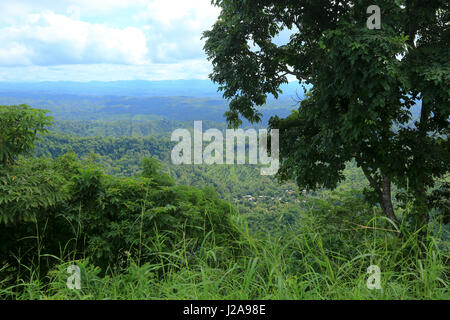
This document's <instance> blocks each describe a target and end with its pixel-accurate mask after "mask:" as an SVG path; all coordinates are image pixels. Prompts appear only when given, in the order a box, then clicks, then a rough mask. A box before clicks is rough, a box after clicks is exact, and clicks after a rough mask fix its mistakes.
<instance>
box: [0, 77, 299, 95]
mask: <svg viewBox="0 0 450 320" xmlns="http://www.w3.org/2000/svg"><path fill="white" fill-rule="evenodd" d="M217 89H218V86H217V85H216V84H214V83H213V82H211V81H210V80H164V81H145V80H130V81H111V82H100V81H91V82H66V81H55V82H0V94H2V95H4V94H5V93H27V94H31V93H33V94H37V93H39V94H71V95H93V96H108V95H111V96H133V97H156V96H157V97H169V96H188V97H208V98H221V97H222V94H221V93H220V92H218V91H217ZM282 90H283V95H282V97H285V98H286V97H288V96H290V97H295V96H296V95H297V94H298V95H303V89H302V88H301V86H300V85H299V84H298V82H290V83H287V84H284V85H283V86H282Z"/></svg>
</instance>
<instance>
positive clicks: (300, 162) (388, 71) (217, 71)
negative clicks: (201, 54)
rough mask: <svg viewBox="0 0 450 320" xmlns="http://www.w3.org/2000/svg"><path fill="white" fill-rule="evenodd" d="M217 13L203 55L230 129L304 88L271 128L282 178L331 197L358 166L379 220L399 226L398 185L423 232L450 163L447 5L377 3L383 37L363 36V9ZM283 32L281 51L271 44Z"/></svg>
mask: <svg viewBox="0 0 450 320" xmlns="http://www.w3.org/2000/svg"><path fill="white" fill-rule="evenodd" d="M213 2H214V3H215V4H216V5H217V6H218V7H220V8H221V9H222V10H221V13H220V16H219V18H218V19H217V21H216V23H215V24H214V25H213V27H212V29H211V30H208V31H205V32H204V38H206V44H205V51H206V53H207V55H208V58H209V60H210V61H211V62H212V64H213V67H214V70H213V72H212V73H211V75H210V78H211V80H212V81H214V82H215V83H217V84H218V85H219V88H220V89H221V90H222V91H223V97H224V98H226V99H229V100H230V103H229V110H228V111H227V113H226V114H227V121H228V122H229V123H230V124H231V125H234V126H237V125H240V124H241V123H242V120H241V117H242V118H244V119H247V120H248V121H251V122H258V121H260V120H261V106H263V105H265V104H266V101H267V97H268V95H273V96H275V97H277V96H278V94H280V93H281V91H282V90H281V85H282V84H283V83H287V80H288V78H287V77H288V76H291V77H295V78H296V79H297V80H298V81H299V83H302V82H303V81H304V82H305V83H306V84H307V85H309V88H308V92H307V93H306V97H305V99H303V100H302V101H301V103H300V107H299V108H298V110H294V111H293V112H292V113H291V115H290V116H288V117H285V118H284V119H280V117H283V116H282V115H281V114H280V115H279V116H278V117H273V118H272V119H271V120H270V127H271V128H272V129H278V130H280V142H281V143H280V144H281V145H280V157H281V160H280V161H281V164H282V165H281V168H280V172H279V177H280V178H281V179H284V180H291V179H295V181H296V182H297V184H298V185H299V187H300V188H305V189H308V190H317V189H319V188H323V187H325V188H331V189H332V188H335V187H336V186H337V184H338V183H339V182H341V181H343V180H344V178H345V175H344V174H343V172H344V170H345V166H346V163H348V162H349V161H355V163H356V164H357V166H358V167H359V168H361V169H362V170H363V172H364V175H365V176H366V178H367V180H368V182H369V183H370V192H371V193H372V198H373V199H374V200H376V201H377V202H378V203H379V204H380V206H381V208H382V210H383V212H384V214H385V216H386V217H387V218H389V219H390V220H391V221H392V222H393V223H394V224H395V225H397V226H398V225H399V224H400V218H399V216H398V212H396V211H395V208H394V206H393V203H392V192H391V188H392V185H393V184H395V185H396V186H398V187H400V188H402V189H403V193H404V194H405V198H406V199H407V202H408V204H410V205H411V204H412V208H411V210H409V211H408V216H407V217H406V218H407V219H408V223H409V224H410V225H411V227H412V228H420V227H421V226H423V225H424V224H427V223H428V222H429V220H430V212H431V211H432V210H433V209H436V208H433V205H432V202H430V197H431V194H430V193H431V192H432V190H433V189H434V188H435V187H436V184H437V181H439V180H443V179H444V178H445V175H446V174H447V173H448V164H449V162H450V142H449V140H448V134H449V127H450V126H449V125H450V123H449V119H450V104H449V102H450V91H449V90H448V88H449V87H450V77H449V75H450V62H449V61H450V50H449V48H448V39H449V38H448V36H449V29H448V21H449V10H448V8H449V5H448V1H444V0H433V1H430V2H428V3H427V5H424V4H423V3H422V2H420V1H403V0H395V1H394V0H383V1H378V2H377V5H378V6H379V8H382V9H381V10H382V12H381V15H382V27H381V28H379V29H371V28H368V27H367V24H366V22H367V16H366V13H367V12H366V11H367V8H369V7H370V5H372V4H373V3H372V2H371V1H368V0H362V1H356V2H355V1H339V2H338V3H336V2H334V1H327V0H317V1H310V0H286V1H233V0H216V1H213ZM286 29H288V30H290V31H291V33H292V34H291V36H290V38H289V40H288V41H287V43H285V44H283V45H277V44H276V43H275V41H273V39H274V38H275V37H276V36H277V35H279V34H280V33H281V32H283V31H284V30H286ZM400 57H401V58H400ZM306 90H307V88H306V87H305V91H306ZM419 100H420V101H421V108H420V117H419V118H418V119H414V117H413V114H412V111H411V110H412V109H413V106H414V105H415V103H416V101H419ZM403 205H406V202H405V203H403ZM402 218H403V217H402Z"/></svg>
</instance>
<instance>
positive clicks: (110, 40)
mask: <svg viewBox="0 0 450 320" xmlns="http://www.w3.org/2000/svg"><path fill="white" fill-rule="evenodd" d="M218 14H219V9H218V8H216V7H213V6H212V5H211V1H210V0H65V1H64V0H62V1H61V0H59V1H57V0H38V1H36V0H1V1H0V43H1V44H2V45H1V47H0V81H92V80H98V81H113V80H132V79H143V80H169V79H207V77H208V74H209V73H210V72H211V65H210V63H209V62H208V61H207V60H206V58H205V54H204V52H203V41H202V40H201V39H200V38H201V34H202V31H204V30H206V29H209V28H210V27H211V25H212V24H213V23H214V21H215V20H216V18H217V16H218Z"/></svg>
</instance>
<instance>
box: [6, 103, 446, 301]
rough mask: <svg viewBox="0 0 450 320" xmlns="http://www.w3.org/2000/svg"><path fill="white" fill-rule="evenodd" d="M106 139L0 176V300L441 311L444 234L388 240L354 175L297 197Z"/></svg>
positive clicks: (155, 146) (240, 173) (228, 169)
mask: <svg viewBox="0 0 450 320" xmlns="http://www.w3.org/2000/svg"><path fill="white" fill-rule="evenodd" d="M2 110H3V111H4V112H10V111H11V110H21V111H20V112H21V113H22V114H21V115H23V116H24V115H30V114H33V115H35V116H32V118H33V119H39V117H36V115H37V114H41V115H42V114H43V113H41V111H39V112H38V111H36V110H34V109H30V108H28V107H21V108H20V109H17V107H14V106H12V107H2ZM45 119H46V120H45V121H48V118H45ZM79 124H80V126H83V123H81V122H80V123H79ZM141 125H142V123H141ZM27 126H28V129H30V130H28V131H26V132H34V129H37V128H39V122H28V124H27ZM77 126H78V125H77ZM104 126H106V124H104ZM55 127H56V128H57V127H58V123H56V126H55ZM108 130H109V131H110V132H111V135H112V137H93V136H90V134H85V135H87V136H88V137H82V136H76V135H73V134H72V135H69V134H70V132H68V131H66V132H65V133H61V132H55V131H53V132H50V133H48V134H46V135H45V136H43V137H42V136H39V139H40V141H36V148H35V151H34V155H33V156H32V157H30V156H26V155H20V154H19V153H20V152H21V151H18V153H16V154H15V155H14V159H15V161H14V162H11V163H9V164H8V166H6V167H2V168H1V170H0V218H1V222H0V297H1V298H2V299H449V298H450V294H449V292H448V283H449V281H450V279H449V275H450V274H449V272H450V270H449V267H448V266H449V258H450V251H449V249H450V246H449V240H450V236H449V228H448V225H445V224H443V223H442V222H441V221H440V220H439V219H437V218H436V219H434V218H433V217H432V219H431V221H430V223H429V224H428V225H427V228H426V230H425V235H424V233H423V232H419V231H418V230H411V229H410V228H407V226H406V225H405V226H403V225H400V228H399V229H398V230H397V229H395V230H393V229H392V228H391V223H390V222H389V221H388V219H386V218H385V217H384V216H383V212H382V210H381V208H380V207H379V206H377V205H374V204H373V203H371V202H370V201H367V197H366V193H365V192H364V188H365V187H367V183H366V182H365V180H364V175H363V173H362V172H361V171H360V169H358V168H357V167H356V165H355V164H354V163H352V162H349V163H347V166H346V169H345V171H344V173H345V175H346V177H347V180H346V181H345V182H343V183H341V184H339V185H338V187H337V188H336V189H335V190H334V191H330V190H325V189H321V190H317V191H316V192H306V191H304V190H297V188H296V187H295V185H294V184H293V183H292V182H287V183H285V184H282V185H280V184H278V183H277V181H276V179H274V178H271V177H267V176H261V175H260V174H259V170H258V168H256V167H252V166H225V165H224V166H206V165H202V166H173V165H171V164H170V163H168V156H169V154H170V146H171V144H170V141H168V140H164V139H163V138H161V137H160V138H159V139H157V138H155V137H152V136H149V137H140V136H133V137H131V136H128V137H127V136H123V135H122V134H116V133H117V132H120V130H121V125H120V123H110V127H109V129H108ZM74 131H77V132H78V131H79V127H76V128H75V129H74ZM14 132H17V134H18V135H22V134H23V132H18V131H14ZM216 190H217V191H216ZM437 190H440V191H442V192H444V191H445V190H444V189H437ZM399 193H400V192H399ZM249 196H250V197H249ZM436 199H437V200H436V201H438V202H439V203H441V204H442V205H443V206H444V207H445V203H446V202H442V201H440V200H439V199H441V198H440V197H436ZM396 204H397V203H396V202H394V205H396ZM398 210H399V211H400V212H401V213H403V212H407V211H408V210H411V207H405V208H400V207H399V208H398ZM422 231H423V230H422ZM399 232H401V236H399ZM74 264H76V265H78V266H79V267H80V269H81V286H82V288H81V290H71V289H69V288H68V287H67V285H66V281H67V278H68V276H69V274H68V273H67V267H68V266H70V265H74ZM370 265H378V266H379V267H380V268H381V271H382V274H381V285H382V289H381V290H369V289H368V288H367V287H366V280H367V277H368V274H367V273H366V271H367V267H368V266H370Z"/></svg>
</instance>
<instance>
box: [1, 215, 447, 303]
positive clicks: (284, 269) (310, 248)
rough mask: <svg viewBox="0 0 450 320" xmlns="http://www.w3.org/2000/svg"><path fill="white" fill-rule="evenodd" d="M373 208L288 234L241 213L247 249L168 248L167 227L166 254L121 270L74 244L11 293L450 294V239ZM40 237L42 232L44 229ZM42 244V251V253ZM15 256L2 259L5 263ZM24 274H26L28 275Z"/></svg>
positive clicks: (4, 285)
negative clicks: (376, 279) (395, 221)
mask: <svg viewBox="0 0 450 320" xmlns="http://www.w3.org/2000/svg"><path fill="white" fill-rule="evenodd" d="M378 220H379V218H376V217H375V218H373V219H371V220H370V221H369V223H368V224H367V225H366V227H365V228H356V229H355V228H351V229H346V230H344V231H342V230H340V231H339V232H338V231H337V229H336V228H335V226H333V225H330V224H327V223H325V222H324V221H323V220H320V219H318V217H317V216H314V215H313V214H312V215H307V216H305V217H303V218H302V220H301V221H300V222H299V223H298V224H296V225H294V226H293V227H292V228H291V230H290V231H289V232H288V233H286V234H284V235H283V236H279V237H273V236H270V235H266V236H260V235H259V236H258V235H254V234H251V233H250V232H249V231H248V227H247V225H246V223H245V220H243V219H242V218H240V217H238V216H236V217H235V221H236V222H235V224H236V227H238V228H239V230H240V233H241V240H240V242H239V243H235V244H234V245H235V246H239V248H235V249H239V250H235V251H233V252H241V253H240V254H239V255H236V256H230V255H229V254H228V252H229V251H228V249H229V248H223V247H218V246H217V245H215V242H214V239H213V237H212V236H211V235H210V234H209V235H205V238H204V239H203V241H202V244H201V247H200V248H199V249H198V250H196V251H195V252H193V251H192V250H190V249H189V248H191V247H192V246H190V243H189V240H187V239H185V240H183V241H182V242H180V243H179V245H178V246H177V248H178V249H177V250H175V251H172V252H164V251H161V248H163V247H164V246H163V245H162V244H163V243H164V241H166V240H167V235H165V234H164V233H162V232H161V233H158V234H157V237H155V241H154V244H153V248H144V249H148V250H150V249H151V250H152V252H154V254H155V255H156V256H158V257H159V258H160V259H159V262H157V263H153V264H149V263H145V261H140V259H136V260H133V259H132V258H131V257H127V258H126V261H124V265H125V266H126V267H125V268H123V269H122V270H120V271H119V270H117V269H114V270H113V269H111V270H108V271H107V272H106V275H101V274H102V272H101V270H100V269H99V268H97V267H95V266H94V265H92V264H91V263H90V262H89V258H85V259H81V260H77V261H73V260H71V259H70V257H73V256H75V254H72V253H70V254H65V255H64V256H62V257H59V258H57V257H51V258H52V259H54V260H57V261H58V263H57V264H56V266H55V267H54V268H53V269H52V270H51V271H50V272H49V273H48V274H47V275H46V276H45V277H44V278H40V277H39V275H38V272H39V270H40V269H39V266H32V267H26V266H22V268H23V269H24V270H26V271H25V273H27V276H26V277H21V278H18V279H16V281H15V283H14V284H13V285H8V281H6V280H3V281H2V280H0V297H1V298H3V299H19V300H21V299H216V300H224V299H238V300H246V299H274V300H277V299H289V300H297V299H450V294H449V291H448V282H449V263H448V262H449V258H450V255H449V251H448V243H447V242H445V241H443V240H442V239H441V238H440V237H439V234H434V235H432V234H428V235H427V236H426V237H424V236H421V235H419V234H417V233H411V234H405V235H404V236H403V237H402V238H399V237H398V236H396V235H395V234H393V233H392V232H388V231H386V230H384V229H383V228H377V227H376V225H377V224H381V223H380V222H379V221H378ZM37 240H38V239H37ZM40 254H41V253H40ZM71 264H77V265H78V266H79V267H80V269H81V284H82V289H81V290H70V289H68V288H67V286H66V281H67V278H68V276H69V274H68V273H67V272H66V269H67V267H68V266H69V265H71ZM370 265H378V266H379V267H380V269H381V286H382V288H381V289H380V290H376V289H375V290H369V289H368V288H367V286H366V281H367V278H368V276H369V275H368V274H367V268H368V267H369V266H370ZM5 269H6V266H3V267H2V268H0V273H1V272H3V271H4V270H5ZM25 278H26V279H27V280H25Z"/></svg>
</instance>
